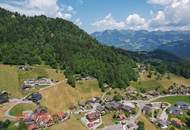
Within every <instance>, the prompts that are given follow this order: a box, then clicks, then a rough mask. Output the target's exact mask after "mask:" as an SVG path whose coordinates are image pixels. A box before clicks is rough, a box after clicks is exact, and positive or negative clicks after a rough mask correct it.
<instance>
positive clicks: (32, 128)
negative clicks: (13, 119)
mask: <svg viewBox="0 0 190 130" xmlns="http://www.w3.org/2000/svg"><path fill="white" fill-rule="evenodd" d="M69 117H70V115H69V113H67V112H66V113H64V112H60V113H56V114H54V115H51V114H49V113H48V111H47V108H45V107H38V108H37V109H36V110H35V111H23V114H22V117H20V119H21V120H23V121H24V122H25V124H26V125H27V126H28V129H27V130H36V129H39V128H47V127H50V126H52V125H54V124H57V123H61V122H64V121H66V120H67V119H69Z"/></svg>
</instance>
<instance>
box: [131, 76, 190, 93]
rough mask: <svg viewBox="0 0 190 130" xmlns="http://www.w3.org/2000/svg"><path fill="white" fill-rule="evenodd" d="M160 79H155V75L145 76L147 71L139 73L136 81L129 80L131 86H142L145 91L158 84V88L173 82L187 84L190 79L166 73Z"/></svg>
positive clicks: (163, 87) (166, 86)
mask: <svg viewBox="0 0 190 130" xmlns="http://www.w3.org/2000/svg"><path fill="white" fill-rule="evenodd" d="M168 75H169V77H170V78H169V79H168V78H167V77H168ZM161 77H162V78H161V79H160V80H157V79H156V76H155V75H152V77H151V78H148V77H147V73H145V74H141V75H140V77H139V79H138V81H137V82H131V84H130V85H131V86H132V87H135V88H137V89H140V88H143V89H144V90H145V91H147V90H155V88H157V87H158V86H159V87H160V89H159V90H163V89H167V88H168V87H169V86H171V85H172V84H173V83H177V84H178V85H186V86H189V84H190V79H185V78H184V77H181V76H177V75H174V74H166V75H163V76H161Z"/></svg>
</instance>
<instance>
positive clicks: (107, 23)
mask: <svg viewBox="0 0 190 130" xmlns="http://www.w3.org/2000/svg"><path fill="white" fill-rule="evenodd" d="M92 25H93V26H95V27H96V29H97V30H105V29H133V30H139V29H147V27H148V24H147V22H146V20H145V19H144V18H142V17H141V16H140V15H138V14H132V15H129V16H128V17H127V18H126V20H123V21H117V20H115V19H114V18H113V17H112V14H111V13H109V14H108V15H107V16H105V17H104V18H103V19H101V20H99V21H96V22H95V23H93V24H92Z"/></svg>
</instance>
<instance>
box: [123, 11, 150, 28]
mask: <svg viewBox="0 0 190 130" xmlns="http://www.w3.org/2000/svg"><path fill="white" fill-rule="evenodd" d="M125 23H126V26H127V28H129V29H133V30H139V29H147V28H148V23H147V21H146V20H145V19H144V18H143V17H141V16H140V15H138V14H132V15H129V16H128V17H127V18H126V22H125Z"/></svg>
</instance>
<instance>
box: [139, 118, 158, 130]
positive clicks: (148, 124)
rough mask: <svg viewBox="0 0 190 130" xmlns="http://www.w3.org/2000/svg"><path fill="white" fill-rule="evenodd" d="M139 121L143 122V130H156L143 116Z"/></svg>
mask: <svg viewBox="0 0 190 130" xmlns="http://www.w3.org/2000/svg"><path fill="white" fill-rule="evenodd" d="M139 120H140V121H142V122H144V125H145V130H158V129H157V128H156V127H155V126H154V124H152V123H151V122H150V121H149V120H148V119H147V118H146V117H145V116H144V115H141V116H140V117H139Z"/></svg>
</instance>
